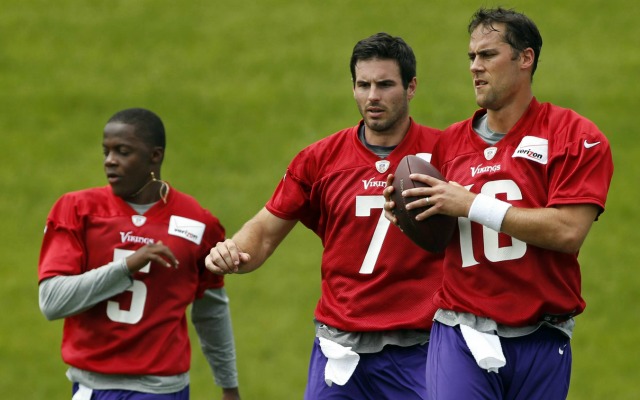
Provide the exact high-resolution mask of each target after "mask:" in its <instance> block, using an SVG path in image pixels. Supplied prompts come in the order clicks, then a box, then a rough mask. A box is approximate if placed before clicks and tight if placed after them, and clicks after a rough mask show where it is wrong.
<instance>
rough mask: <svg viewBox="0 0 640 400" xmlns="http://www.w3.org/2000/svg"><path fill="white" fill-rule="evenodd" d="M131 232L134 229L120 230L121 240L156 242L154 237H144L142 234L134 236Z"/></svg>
mask: <svg viewBox="0 0 640 400" xmlns="http://www.w3.org/2000/svg"><path fill="white" fill-rule="evenodd" d="M131 233H132V231H129V232H120V240H121V241H122V243H144V244H151V243H154V241H153V239H150V238H146V237H142V236H134V235H132V234H131Z"/></svg>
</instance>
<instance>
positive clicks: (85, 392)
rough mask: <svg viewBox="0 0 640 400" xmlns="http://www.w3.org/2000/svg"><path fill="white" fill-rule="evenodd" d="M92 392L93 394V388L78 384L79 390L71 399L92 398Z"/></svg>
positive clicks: (89, 399)
mask: <svg viewBox="0 0 640 400" xmlns="http://www.w3.org/2000/svg"><path fill="white" fill-rule="evenodd" d="M91 394H93V389H91V388H88V387H86V386H83V385H81V384H78V390H77V391H76V393H75V394H74V395H73V397H72V398H71V400H91Z"/></svg>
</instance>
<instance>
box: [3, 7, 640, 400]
mask: <svg viewBox="0 0 640 400" xmlns="http://www.w3.org/2000/svg"><path fill="white" fill-rule="evenodd" d="M497 4H498V3H495V4H494V3H491V2H486V1H467V0H451V1H446V2H445V1H424V0H422V1H419V0H394V1H392V2H391V1H378V0H367V1H365V0H351V1H343V0H325V1H322V2H320V1H309V0H298V1H285V0H263V1H249V0H235V1H233V2H231V1H229V2H223V1H183V2H175V1H167V0H153V1H152V0H126V1H124V0H111V1H104V0H92V1H85V2H78V1H71V0H58V1H56V2H48V1H43V0H5V1H3V3H2V6H1V12H0V37H2V40H1V42H2V45H1V46H0V109H1V111H0V138H1V139H0V140H1V146H0V163H1V164H0V165H1V166H2V168H0V182H1V183H0V188H1V189H0V221H1V222H0V223H1V226H2V229H1V230H0V257H1V258H2V260H3V262H2V263H1V268H0V304H1V305H2V306H3V308H4V310H5V312H4V314H3V315H4V317H2V318H1V319H0V393H2V398H7V399H69V398H70V397H71V396H70V384H69V382H68V381H67V379H66V377H65V375H64V372H65V370H66V367H65V365H64V364H63V363H62V361H61V358H60V350H59V349H60V339H61V332H62V322H61V321H54V322H48V321H46V320H45V318H44V317H43V316H42V315H41V314H40V311H39V308H38V300H37V297H38V296H37V263H38V254H39V250H40V243H41V238H42V229H43V227H44V222H45V219H46V216H47V213H48V211H49V209H50V207H51V206H52V204H53V203H54V202H55V200H56V199H57V198H58V197H60V196H61V195H62V194H63V193H65V192H67V191H71V190H78V189H82V188H85V187H89V186H101V185H105V184H106V180H105V178H104V175H103V171H102V149H101V140H102V128H103V127H104V124H105V123H106V120H107V119H108V118H109V117H110V116H111V115H112V114H113V113H114V112H116V111H118V110H120V109H123V108H128V107H138V106H139V107H145V108H149V109H151V110H153V111H155V112H157V113H158V114H159V115H160V116H161V118H162V119H163V120H164V122H165V125H166V128H167V134H168V147H167V152H166V158H165V163H164V168H163V178H164V179H166V180H168V181H169V182H171V184H172V185H173V186H174V187H176V188H177V189H179V190H181V191H184V192H187V193H189V194H192V195H193V196H195V197H196V198H197V199H199V200H200V202H201V203H202V204H203V205H204V206H205V207H207V208H208V209H210V210H211V211H212V212H213V213H214V214H215V215H217V216H218V217H219V218H220V220H221V221H222V223H223V224H224V225H225V227H226V229H227V231H228V233H229V234H233V233H234V232H235V231H237V230H238V229H239V228H240V227H241V226H242V224H243V223H244V222H245V221H246V220H247V219H249V218H250V217H252V216H253V215H254V214H255V213H256V212H257V211H258V210H259V209H260V208H261V207H262V206H263V205H264V203H265V202H266V201H267V199H268V198H269V197H270V195H271V193H272V191H273V189H274V188H275V185H276V184H277V182H278V181H279V179H280V178H281V176H282V175H283V173H284V170H285V167H286V166H287V164H288V163H289V161H290V160H291V158H292V157H293V156H294V155H295V154H296V153H297V152H298V151H299V150H300V149H302V148H303V147H304V146H306V145H308V144H310V143H311V142H313V141H315V140H318V139H320V138H322V137H324V136H326V135H328V134H330V133H333V132H335V131H337V130H339V129H342V128H344V127H348V126H352V125H355V124H356V123H357V122H358V120H359V118H360V116H359V114H358V111H357V108H356V106H355V103H354V100H353V97H352V93H351V77H350V73H349V58H350V55H351V50H352V48H353V46H354V44H355V43H356V42H357V41H358V40H360V39H362V38H364V37H367V36H369V35H371V34H373V33H376V32H380V31H386V32H388V33H391V34H393V35H397V36H402V37H403V38H404V39H405V40H406V41H407V42H408V43H409V44H410V45H411V46H412V47H413V49H414V51H415V53H416V57H417V59H418V92H417V94H416V97H415V98H414V100H413V101H412V102H411V111H412V115H413V117H414V118H415V119H416V120H417V121H419V122H421V123H423V124H426V125H431V126H435V127H438V128H445V127H446V126H447V125H449V124H451V123H452V122H455V121H458V120H461V119H465V118H468V117H469V116H470V115H471V114H472V112H473V111H474V110H475V109H476V105H475V101H474V97H473V89H472V86H471V79H470V75H469V72H468V57H467V48H468V34H467V30H466V28H467V24H468V21H469V18H470V16H471V14H472V13H473V12H474V11H475V10H476V9H477V8H478V7H479V6H482V5H486V6H494V5H497ZM499 4H501V5H503V6H505V7H514V8H516V9H517V10H519V11H522V12H524V13H525V14H527V15H529V16H530V17H532V18H533V20H534V21H536V23H537V25H538V27H539V29H540V30H541V32H542V36H543V39H544V46H543V49H542V55H541V59H540V64H539V66H538V70H537V72H536V75H535V79H534V93H535V95H536V96H537V98H538V99H539V100H541V101H549V102H552V103H556V104H558V105H561V106H564V107H569V108H573V109H574V110H576V111H577V112H579V113H581V114H583V115H585V116H587V117H588V118H590V119H591V120H592V121H594V122H595V123H596V124H597V125H598V126H599V127H600V129H601V130H602V131H603V132H604V133H605V134H606V135H607V136H608V137H609V139H610V141H611V144H612V148H613V156H614V163H615V166H616V170H615V174H614V180H613V184H612V187H611V190H610V194H609V199H608V203H607V211H606V212H605V213H604V214H603V215H602V217H601V218H600V221H599V222H597V223H596V224H594V226H593V228H592V231H591V233H590V235H589V237H588V238H587V241H586V243H585V245H584V247H583V250H582V251H581V253H580V260H581V263H582V268H583V269H582V270H583V294H584V297H585V298H586V301H587V309H586V311H585V313H584V314H583V315H581V316H579V317H578V318H577V327H576V331H575V336H574V340H573V355H574V364H573V375H572V381H571V390H570V393H569V398H570V399H574V400H577V399H602V398H608V399H637V398H640V383H639V382H640V380H639V379H638V378H640V373H639V371H640V365H639V362H638V357H637V354H638V350H639V347H640V346H639V345H638V344H637V341H638V338H639V337H640V305H639V304H640V302H639V301H638V288H639V287H640V274H636V273H635V272H636V268H638V266H639V265H640V263H639V261H640V244H639V243H638V240H639V239H640V235H638V230H636V229H635V228H636V227H637V226H639V225H640V223H639V222H640V221H639V220H640V218H639V213H638V209H637V199H638V195H639V194H640V190H638V184H639V183H640V180H639V177H640V172H639V166H638V164H639V163H638V160H639V159H640V148H639V146H638V142H637V139H636V138H637V127H636V126H637V123H636V122H635V121H634V120H633V115H634V114H635V115H637V114H638V110H639V109H640V95H639V93H640V82H639V78H638V73H639V72H640V52H639V51H638V50H639V49H640V26H639V24H638V23H637V20H638V17H640V3H637V2H628V1H624V0H609V1H606V2H604V1H595V0H564V1H562V2H542V1H539V0H530V1H529V0H527V1H511V2H501V3H499ZM634 204H636V205H635V206H634ZM634 207H636V208H634ZM354 240H357V239H356V238H354ZM320 254H321V243H320V241H319V240H318V239H317V238H316V237H315V236H314V235H313V234H311V233H310V232H309V231H307V230H306V229H305V228H304V227H302V226H298V227H297V228H296V229H294V231H293V232H292V234H291V235H289V237H288V238H287V239H286V240H285V241H284V242H283V243H282V244H281V246H280V247H279V249H278V250H277V251H276V253H275V254H274V255H273V256H272V257H271V258H270V259H269V260H268V262H267V263H266V264H265V265H264V266H263V267H262V268H261V269H260V270H258V271H256V272H255V273H252V274H249V275H243V276H230V277H228V278H227V281H226V282H227V290H228V294H229V296H230V297H231V309H232V313H233V314H232V318H233V323H234V329H235V334H236V343H237V351H238V368H239V373H240V383H241V393H242V395H243V398H244V399H301V398H302V394H303V391H304V386H305V382H306V372H307V362H308V357H309V353H310V349H311V344H312V340H313V324H312V318H313V309H314V307H315V303H316V301H317V299H318V295H319V282H320V274H319V272H320V269H319V260H320ZM418 295H419V294H418V293H416V296H418ZM192 338H193V343H192V344H193V350H194V351H193V362H192V372H191V381H192V383H191V393H192V396H191V397H192V399H194V400H200V399H218V398H220V389H219V388H217V387H216V386H215V384H214V383H213V380H212V378H211V373H210V371H209V368H208V366H207V364H206V362H205V361H204V357H203V356H202V355H201V353H200V351H199V345H198V342H197V338H196V336H195V335H193V331H192ZM634 354H636V355H635V356H634Z"/></svg>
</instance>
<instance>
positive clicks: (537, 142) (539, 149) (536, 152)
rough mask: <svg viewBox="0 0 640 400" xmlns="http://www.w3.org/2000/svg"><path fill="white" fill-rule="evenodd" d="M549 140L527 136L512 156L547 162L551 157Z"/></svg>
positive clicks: (541, 162) (542, 162)
mask: <svg viewBox="0 0 640 400" xmlns="http://www.w3.org/2000/svg"><path fill="white" fill-rule="evenodd" d="M548 155H549V141H548V140H547V139H543V138H539V137H535V136H525V137H523V138H522V141H521V142H520V144H519V145H518V148H517V149H516V151H515V152H514V153H513V155H512V156H511V157H522V158H526V159H528V160H531V161H535V162H537V163H540V164H545V165H546V164H547V161H548V158H549V156H548Z"/></svg>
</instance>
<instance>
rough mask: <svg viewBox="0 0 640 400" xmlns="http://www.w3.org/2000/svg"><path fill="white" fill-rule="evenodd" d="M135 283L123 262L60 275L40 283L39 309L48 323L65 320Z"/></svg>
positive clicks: (118, 261) (119, 261)
mask: <svg viewBox="0 0 640 400" xmlns="http://www.w3.org/2000/svg"><path fill="white" fill-rule="evenodd" d="M132 283H133V281H132V279H131V276H130V275H129V271H128V269H127V267H126V265H125V264H124V263H123V262H122V260H117V261H114V262H111V263H109V264H107V265H103V266H102V267H99V268H96V269H92V270H90V271H87V272H85V273H83V274H80V275H70V276H63V275H58V276H54V277H52V278H48V279H45V280H44V281H42V282H40V285H39V287H38V295H39V303H40V310H41V311H42V314H44V316H45V317H46V318H47V319H48V320H49V321H51V320H54V319H59V318H66V317H69V316H72V315H75V314H78V313H80V312H82V311H84V310H87V309H89V308H91V307H93V306H94V305H96V304H98V303H99V302H101V301H103V300H106V299H108V298H110V297H113V296H115V295H117V294H119V293H122V292H123V291H125V290H126V289H127V288H129V287H131V285H132Z"/></svg>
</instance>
